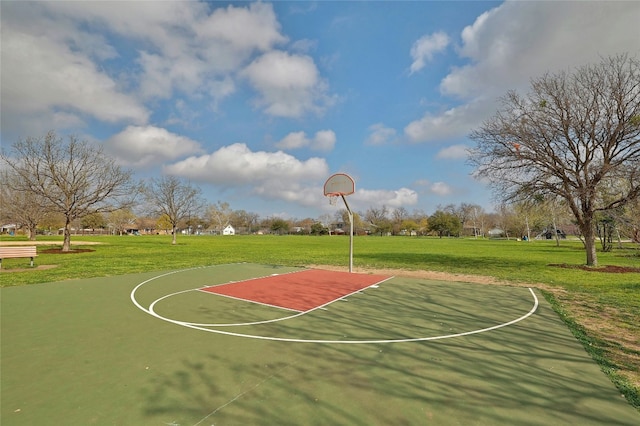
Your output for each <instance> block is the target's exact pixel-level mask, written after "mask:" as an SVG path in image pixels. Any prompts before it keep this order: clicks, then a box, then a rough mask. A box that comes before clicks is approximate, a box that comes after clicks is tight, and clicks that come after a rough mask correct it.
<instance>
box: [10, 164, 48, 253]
mask: <svg viewBox="0 0 640 426" xmlns="http://www.w3.org/2000/svg"><path fill="white" fill-rule="evenodd" d="M1 177H2V182H3V184H2V185H0V206H1V207H2V213H1V215H0V218H1V219H3V220H4V219H8V220H11V221H13V222H18V223H19V224H20V225H22V226H24V227H26V228H27V233H28V235H29V240H30V241H35V239H36V228H37V227H38V225H39V224H40V223H41V222H42V221H43V220H44V219H45V218H46V216H47V213H48V209H47V205H46V200H44V199H43V198H42V197H39V196H37V195H34V194H32V193H30V192H24V191H20V190H18V189H17V188H18V187H19V186H18V185H17V184H18V183H19V182H18V181H16V179H18V177H17V176H16V175H15V174H12V173H8V171H6V170H5V171H3V172H2V174H1Z"/></svg>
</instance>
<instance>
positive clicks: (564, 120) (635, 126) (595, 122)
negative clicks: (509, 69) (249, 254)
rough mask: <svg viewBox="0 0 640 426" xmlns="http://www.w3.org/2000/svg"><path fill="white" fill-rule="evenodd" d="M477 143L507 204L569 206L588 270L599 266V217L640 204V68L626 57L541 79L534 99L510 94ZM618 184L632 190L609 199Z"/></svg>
mask: <svg viewBox="0 0 640 426" xmlns="http://www.w3.org/2000/svg"><path fill="white" fill-rule="evenodd" d="M471 138H472V139H473V140H474V141H475V142H476V147H475V149H474V150H473V151H472V154H471V156H470V163H471V164H472V165H474V166H475V167H476V173H477V175H478V176H479V177H483V178H486V179H488V180H489V181H490V183H491V185H492V187H493V188H494V189H495V190H496V192H497V193H498V194H499V198H501V199H502V200H504V201H520V200H525V199H527V198H530V197H534V196H536V195H540V194H541V195H550V196H554V197H557V198H560V199H563V200H565V201H566V203H567V206H568V207H569V209H570V210H571V212H572V214H573V216H574V218H575V220H576V224H577V226H578V228H579V229H580V232H581V233H582V236H583V238H584V245H585V251H586V263H587V265H590V266H597V263H598V259H597V254H596V245H595V214H596V213H597V212H599V211H606V210H610V209H613V208H616V207H620V206H623V205H625V204H627V203H629V202H630V201H632V200H634V199H636V198H638V197H640V61H639V60H638V59H637V58H631V57H629V56H628V55H620V56H615V57H611V58H607V59H603V60H602V61H601V63H599V64H597V65H590V66H584V67H581V68H578V69H576V70H575V71H574V72H572V73H570V72H560V73H557V74H546V75H544V76H542V77H541V78H538V79H534V80H532V82H531V93H529V94H528V95H526V96H521V95H519V94H518V93H516V92H515V91H511V92H509V93H507V95H506V96H505V97H503V98H502V108H501V109H500V110H499V111H498V112H497V113H496V115H494V116H493V117H492V118H490V119H489V120H488V121H486V122H485V123H484V124H483V125H482V126H481V127H480V128H479V129H477V130H475V131H473V132H472V133H471ZM611 179H620V180H624V181H625V182H628V183H629V185H627V186H626V187H624V188H616V193H614V194H609V195H610V197H609V198H607V199H606V200H605V199H604V198H603V197H601V196H600V194H601V193H602V190H601V188H602V187H603V185H606V183H607V181H609V180H611Z"/></svg>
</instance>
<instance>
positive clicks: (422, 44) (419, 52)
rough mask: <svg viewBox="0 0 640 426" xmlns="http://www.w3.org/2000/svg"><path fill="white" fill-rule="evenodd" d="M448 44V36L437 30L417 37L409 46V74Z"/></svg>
mask: <svg viewBox="0 0 640 426" xmlns="http://www.w3.org/2000/svg"><path fill="white" fill-rule="evenodd" d="M448 45H449V36H448V35H447V34H446V33H444V32H442V31H439V32H437V33H433V34H430V35H425V36H422V37H421V38H419V39H418V40H417V41H416V42H415V43H413V46H411V52H410V53H411V58H413V62H412V63H411V69H410V74H413V73H415V72H417V71H420V70H421V69H422V68H424V66H425V65H426V63H427V62H428V61H431V60H432V59H433V55H434V54H436V53H438V52H442V51H443V50H444V49H446V48H447V46H448Z"/></svg>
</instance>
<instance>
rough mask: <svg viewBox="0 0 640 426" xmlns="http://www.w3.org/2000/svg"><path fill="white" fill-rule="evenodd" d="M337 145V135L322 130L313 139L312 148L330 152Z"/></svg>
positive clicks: (331, 131)
mask: <svg viewBox="0 0 640 426" xmlns="http://www.w3.org/2000/svg"><path fill="white" fill-rule="evenodd" d="M335 144H336V134H335V132H334V131H333V130H320V131H319V132H316V135H315V136H314V138H313V143H312V148H313V149H314V150H316V151H323V152H329V151H331V150H332V149H333V147H334V146H335Z"/></svg>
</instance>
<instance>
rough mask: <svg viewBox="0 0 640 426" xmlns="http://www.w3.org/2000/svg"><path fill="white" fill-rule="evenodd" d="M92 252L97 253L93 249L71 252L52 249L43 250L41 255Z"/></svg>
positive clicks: (72, 250) (73, 250)
mask: <svg viewBox="0 0 640 426" xmlns="http://www.w3.org/2000/svg"><path fill="white" fill-rule="evenodd" d="M91 251H95V250H92V249H71V250H69V251H62V249H61V248H52V249H46V250H42V251H40V253H47V254H74V253H87V252H91Z"/></svg>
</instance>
